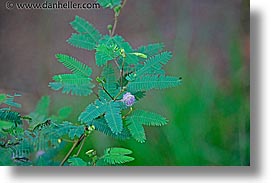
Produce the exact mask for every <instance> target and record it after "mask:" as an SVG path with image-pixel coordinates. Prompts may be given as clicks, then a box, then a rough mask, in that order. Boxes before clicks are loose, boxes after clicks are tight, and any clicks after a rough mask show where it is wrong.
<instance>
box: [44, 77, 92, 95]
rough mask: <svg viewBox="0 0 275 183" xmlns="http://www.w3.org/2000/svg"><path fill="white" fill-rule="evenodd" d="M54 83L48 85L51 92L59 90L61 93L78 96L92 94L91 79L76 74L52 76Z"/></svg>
mask: <svg viewBox="0 0 275 183" xmlns="http://www.w3.org/2000/svg"><path fill="white" fill-rule="evenodd" d="M53 80H54V81H55V82H51V83H49V87H51V88H52V89H53V90H60V89H62V88H63V90H62V93H66V94H69V93H71V94H72V95H79V96H87V95H90V94H91V93H92V88H93V87H94V84H92V83H91V79H90V78H87V77H84V76H81V75H77V74H60V75H55V76H53Z"/></svg>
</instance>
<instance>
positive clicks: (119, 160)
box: [102, 147, 135, 165]
mask: <svg viewBox="0 0 275 183" xmlns="http://www.w3.org/2000/svg"><path fill="white" fill-rule="evenodd" d="M131 153H132V151H131V150H128V149H125V148H117V147H113V148H107V149H105V151H104V155H103V157H102V158H103V159H104V161H105V162H106V163H108V164H111V165H117V164H123V163H127V162H130V161H133V160H134V159H135V158H133V157H130V156H127V155H129V154H131Z"/></svg>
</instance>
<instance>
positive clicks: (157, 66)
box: [126, 52, 172, 81]
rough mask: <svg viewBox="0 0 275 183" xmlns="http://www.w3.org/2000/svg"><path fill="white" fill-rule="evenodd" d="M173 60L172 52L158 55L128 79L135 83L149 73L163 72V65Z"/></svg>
mask: <svg viewBox="0 0 275 183" xmlns="http://www.w3.org/2000/svg"><path fill="white" fill-rule="evenodd" d="M171 58H172V54H171V52H162V53H160V54H158V55H155V56H153V57H150V58H149V59H147V60H146V61H145V63H144V66H143V67H141V68H140V69H138V70H137V71H136V73H132V74H130V75H129V76H128V77H127V78H126V79H127V80H129V81H133V80H135V79H136V78H139V77H141V76H143V75H146V74H148V73H152V69H153V70H161V68H162V65H164V64H166V63H167V62H168V61H169V60H170V59H171Z"/></svg>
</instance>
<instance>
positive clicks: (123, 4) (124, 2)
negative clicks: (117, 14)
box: [121, 0, 127, 9]
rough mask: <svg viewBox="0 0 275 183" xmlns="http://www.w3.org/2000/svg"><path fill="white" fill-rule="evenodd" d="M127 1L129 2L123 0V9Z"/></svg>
mask: <svg viewBox="0 0 275 183" xmlns="http://www.w3.org/2000/svg"><path fill="white" fill-rule="evenodd" d="M126 2H127V0H124V1H123V3H122V5H121V9H122V8H123V7H124V6H125V4H126Z"/></svg>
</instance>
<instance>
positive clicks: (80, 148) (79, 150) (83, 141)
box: [76, 137, 86, 156]
mask: <svg viewBox="0 0 275 183" xmlns="http://www.w3.org/2000/svg"><path fill="white" fill-rule="evenodd" d="M85 140H86V137H84V139H83V140H82V142H81V145H80V147H79V149H78V151H77V153H76V156H78V155H79V153H80V152H81V150H82V147H83V145H84V143H85Z"/></svg>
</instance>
